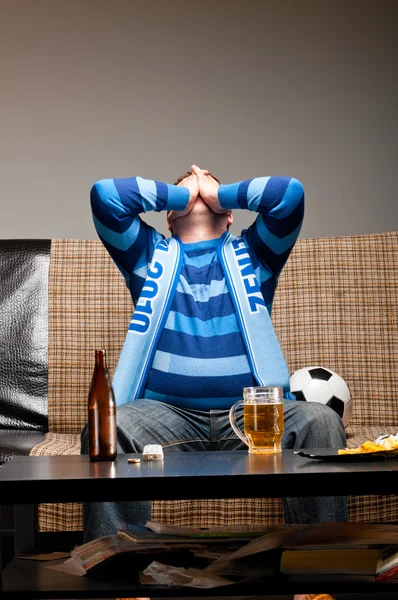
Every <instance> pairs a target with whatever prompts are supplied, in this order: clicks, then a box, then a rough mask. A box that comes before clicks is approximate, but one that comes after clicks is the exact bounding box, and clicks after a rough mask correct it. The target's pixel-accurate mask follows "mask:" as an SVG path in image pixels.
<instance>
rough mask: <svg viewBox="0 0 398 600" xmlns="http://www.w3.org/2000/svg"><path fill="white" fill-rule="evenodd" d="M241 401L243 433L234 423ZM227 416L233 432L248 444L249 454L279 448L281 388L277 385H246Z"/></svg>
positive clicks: (275, 451)
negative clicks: (239, 398)
mask: <svg viewBox="0 0 398 600" xmlns="http://www.w3.org/2000/svg"><path fill="white" fill-rule="evenodd" d="M242 404H243V429H244V434H243V433H242V431H241V430H240V428H239V427H238V425H237V424H236V418H235V412H236V409H237V408H238V407H239V406H242ZM229 420H230V423H231V427H232V429H233V430H234V431H235V433H236V435H237V436H238V437H239V438H240V439H241V440H242V442H244V443H245V444H246V446H249V453H250V454H275V453H278V452H282V436H283V431H284V422H283V388H282V387H281V386H269V387H247V388H244V389H243V400H239V402H235V404H233V405H232V406H231V410H230V411H229Z"/></svg>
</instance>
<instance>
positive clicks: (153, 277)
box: [82, 165, 347, 541]
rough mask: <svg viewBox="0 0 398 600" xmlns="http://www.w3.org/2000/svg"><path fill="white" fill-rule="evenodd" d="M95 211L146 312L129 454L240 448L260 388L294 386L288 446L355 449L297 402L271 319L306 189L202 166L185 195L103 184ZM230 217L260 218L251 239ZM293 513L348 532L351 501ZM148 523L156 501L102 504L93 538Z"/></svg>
mask: <svg viewBox="0 0 398 600" xmlns="http://www.w3.org/2000/svg"><path fill="white" fill-rule="evenodd" d="M91 204H92V210H93V218H94V223H95V226H96V229H97V232H98V234H99V236H100V238H101V240H102V242H103V244H104V245H105V247H106V248H107V250H108V251H109V253H110V255H111V256H112V258H113V260H114V261H115V263H116V265H117V266H118V268H119V269H120V271H121V272H122V274H123V276H124V277H125V280H126V284H127V286H128V288H129V290H130V292H131V296H132V299H133V302H134V306H135V311H134V314H133V317H132V320H131V323H130V326H129V331H128V333H127V335H126V340H125V343H124V346H123V349H122V352H121V355H120V359H119V363H118V366H117V369H116V372H115V376H114V379H113V386H114V390H115V395H116V402H117V406H118V411H117V423H118V444H119V451H120V452H142V450H143V447H144V446H145V445H146V444H153V443H158V444H161V445H162V446H163V449H164V452H165V453H167V452H170V451H176V450H185V451H193V450H215V451H217V450H235V449H241V448H242V447H243V444H242V442H241V441H240V440H239V439H238V438H237V437H236V435H235V434H234V433H233V431H232V429H231V427H230V424H229V419H228V412H229V408H230V407H231V405H232V404H233V403H234V402H236V401H237V400H238V399H241V397H242V389H243V388H244V387H248V386H253V385H281V386H282V387H283V391H284V419H285V433H284V437H283V441H282V445H283V447H284V448H303V447H304V448H305V447H312V448H316V447H335V448H338V447H344V446H345V434H344V428H343V425H342V421H341V419H340V417H338V415H337V414H336V413H335V412H334V411H333V410H331V409H330V408H329V407H327V406H324V405H321V404H319V403H304V402H296V401H295V397H294V395H292V394H291V392H290V387H289V372H288V370H287V367H286V363H285V361H284V357H283V355H282V351H281V348H280V346H279V343H278V340H277V337H276V334H275V332H274V329H273V326H272V323H271V320H270V314H271V309H272V301H273V297H274V292H275V289H276V286H277V281H278V276H279V274H280V272H281V270H282V268H283V266H284V264H285V263H286V261H287V259H288V256H289V254H290V252H291V250H292V248H293V246H294V243H295V241H296V239H297V237H298V235H299V231H300V228H301V224H302V219H303V214H304V191H303V187H302V185H301V183H300V182H299V181H297V180H295V179H291V178H284V177H260V178H255V179H251V180H248V181H243V182H240V183H236V184H232V185H220V184H219V182H218V180H216V179H215V178H214V177H213V176H211V175H210V174H209V172H208V171H207V170H203V169H200V168H199V167H197V166H196V165H192V169H191V171H190V172H188V173H186V175H185V176H183V177H182V178H180V180H178V182H177V185H168V184H165V183H160V182H155V181H148V180H144V179H142V178H139V177H137V178H130V179H115V180H103V181H100V182H98V183H97V184H95V185H94V187H93V188H92V191H91ZM232 209H248V210H251V211H254V212H257V213H258V216H257V219H256V221H255V222H254V223H253V225H251V226H250V227H249V228H248V229H247V230H245V231H243V232H242V234H241V237H240V238H235V237H234V236H232V235H230V234H229V232H228V229H229V227H230V225H231V224H232V222H233V215H232V212H231V211H232ZM149 210H165V211H167V218H168V225H169V230H170V231H171V233H172V237H171V238H169V239H168V240H165V239H164V237H163V236H162V235H161V234H160V233H158V232H157V231H156V230H155V229H153V228H152V227H150V226H148V225H147V224H145V223H144V222H143V221H142V220H141V219H140V217H139V214H140V213H143V212H147V211H149ZM239 418H240V419H242V415H240V416H239V413H238V423H239ZM82 452H84V453H87V430H85V431H84V432H83V435H82ZM295 491H296V490H292V493H294V492H295ZM266 495H267V494H266V490H264V496H266ZM283 505H284V517H285V520H286V522H290V523H309V522H320V521H345V520H347V510H346V504H345V499H344V498H342V497H334V498H332V497H326V498H324V497H312V498H302V497H296V496H293V497H291V498H285V499H283ZM149 518H150V512H149V504H148V503H146V502H131V503H126V502H125V503H93V504H91V505H90V507H85V539H86V541H88V540H89V539H92V538H94V537H98V536H100V535H105V534H107V533H114V532H115V531H116V529H117V528H118V527H120V526H122V525H123V524H125V523H135V524H143V523H145V522H146V521H147V520H148V519H149Z"/></svg>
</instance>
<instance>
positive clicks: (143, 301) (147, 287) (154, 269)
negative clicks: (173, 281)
mask: <svg viewBox="0 0 398 600" xmlns="http://www.w3.org/2000/svg"><path fill="white" fill-rule="evenodd" d="M161 249H162V250H164V248H161ZM163 271H164V269H163V265H162V264H161V263H160V262H159V261H158V260H155V261H154V262H153V263H152V265H151V267H150V269H149V271H148V275H147V278H146V280H145V283H144V287H143V288H142V292H141V295H140V297H139V299H138V302H137V304H136V306H135V310H134V314H133V316H132V319H131V322H130V325H129V331H134V332H135V333H138V334H141V335H143V334H145V333H146V332H147V331H148V329H149V326H150V324H151V316H152V313H153V302H154V300H155V299H156V298H157V297H158V295H159V280H160V279H161V278H162V275H163Z"/></svg>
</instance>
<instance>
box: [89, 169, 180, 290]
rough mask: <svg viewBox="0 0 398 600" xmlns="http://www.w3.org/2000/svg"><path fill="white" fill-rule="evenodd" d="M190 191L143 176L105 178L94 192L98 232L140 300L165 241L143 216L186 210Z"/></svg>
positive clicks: (97, 184)
mask: <svg viewBox="0 0 398 600" xmlns="http://www.w3.org/2000/svg"><path fill="white" fill-rule="evenodd" d="M189 199H190V191H189V190H188V189H187V188H186V187H184V186H175V185H170V184H167V183H161V182H159V181H151V180H147V179H143V178H142V177H131V178H127V179H103V180H101V181H98V182H97V183H95V184H94V185H93V187H92V189H91V192H90V200H91V209H92V213H93V220H94V225H95V228H96V230H97V233H98V235H99V237H100V239H101V241H102V243H103V244H104V246H105V247H106V249H107V250H108V252H109V254H110V255H111V257H112V259H113V260H114V262H115V263H116V265H117V267H118V268H119V269H120V271H121V273H122V274H123V276H124V278H125V280H126V284H127V286H128V287H129V289H130V291H131V294H132V296H133V299H134V300H135V299H137V298H138V296H139V294H140V291H141V288H142V286H143V283H144V281H145V277H146V271H147V265H148V262H150V260H151V258H152V255H153V251H154V248H155V246H156V244H157V242H158V241H159V240H160V239H161V238H163V237H164V236H163V235H161V234H160V233H159V232H158V231H156V229H154V228H153V227H150V226H149V225H147V224H146V223H145V222H144V221H142V220H141V218H140V217H139V215H140V214H141V213H145V212H148V211H153V210H154V211H160V210H184V209H185V207H186V205H187V203H188V201H189Z"/></svg>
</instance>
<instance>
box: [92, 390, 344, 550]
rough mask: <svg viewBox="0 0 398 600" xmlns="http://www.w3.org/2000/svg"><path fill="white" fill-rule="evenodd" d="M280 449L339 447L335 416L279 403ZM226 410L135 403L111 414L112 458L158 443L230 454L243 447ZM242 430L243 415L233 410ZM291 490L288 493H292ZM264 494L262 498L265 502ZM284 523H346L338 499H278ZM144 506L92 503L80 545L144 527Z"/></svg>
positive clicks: (312, 405)
mask: <svg viewBox="0 0 398 600" xmlns="http://www.w3.org/2000/svg"><path fill="white" fill-rule="evenodd" d="M283 408H284V420H285V432H284V435H283V439H282V447H283V448H294V449H298V448H343V447H345V445H346V437H345V433H344V427H343V424H342V420H341V419H340V417H339V416H338V415H337V414H336V413H335V412H334V411H333V410H332V409H331V408H329V407H328V406H325V405H323V404H319V403H316V402H298V401H294V400H284V406H283ZM228 413H229V411H228V410H211V411H206V412H205V411H199V410H192V409H183V408H178V407H176V406H170V405H168V404H164V403H163V402H157V401H154V400H135V401H134V402H130V403H128V404H124V405H123V406H121V407H119V408H118V410H117V429H118V453H133V452H138V453H140V452H142V450H143V448H144V446H145V445H146V444H161V445H162V447H163V451H164V453H165V454H167V453H168V452H178V451H184V452H190V451H198V450H208V451H209V450H210V451H220V450H224V451H229V450H231V451H233V450H242V449H243V448H246V446H245V445H244V444H243V442H242V441H241V440H240V439H239V438H238V437H237V436H236V435H235V433H234V432H233V430H232V428H231V426H230V423H229V414H228ZM236 421H237V424H238V425H239V426H240V427H241V428H242V425H243V411H242V410H241V409H238V410H237V411H236ZM81 453H82V454H87V453H88V432H87V425H86V427H85V428H84V429H83V432H82V450H81ZM295 491H297V490H292V492H295ZM266 495H267V494H266V491H265V492H264V497H266ZM282 501H283V511H284V518H285V522H286V523H317V522H322V521H347V520H348V514H347V506H346V498H345V497H344V496H312V497H300V496H293V497H291V498H283V499H282ZM150 514H151V509H150V502H146V501H145V502H143V501H135V502H102V503H101V502H94V503H91V504H86V505H84V541H85V542H86V541H89V540H91V539H94V538H96V537H99V536H101V535H107V534H109V533H115V532H116V530H117V529H118V528H119V527H121V526H123V524H124V523H133V524H135V525H144V524H145V523H146V521H148V520H150Z"/></svg>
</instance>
